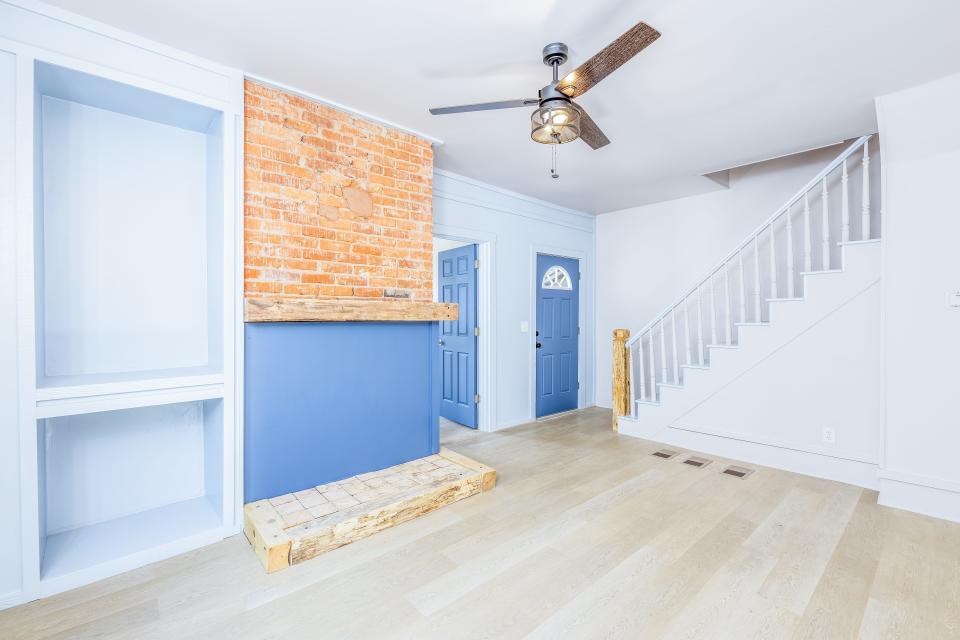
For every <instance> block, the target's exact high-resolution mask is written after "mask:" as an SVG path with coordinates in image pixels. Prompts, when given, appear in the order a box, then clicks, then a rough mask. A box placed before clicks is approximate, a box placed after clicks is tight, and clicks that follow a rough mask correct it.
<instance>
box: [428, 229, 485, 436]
mask: <svg viewBox="0 0 960 640" xmlns="http://www.w3.org/2000/svg"><path fill="white" fill-rule="evenodd" d="M476 260H477V245H475V244H471V245H467V246H465V247H457V248H456V249H449V250H447V251H441V252H440V254H439V256H438V259H437V269H438V270H439V274H438V282H437V284H438V289H439V297H440V302H456V303H457V306H458V309H459V314H458V316H457V319H456V320H455V321H448V320H444V321H441V323H440V339H439V347H440V389H441V391H440V415H441V416H443V417H444V418H447V419H448V420H453V421H454V422H458V423H460V424H462V425H464V426H467V427H472V428H474V429H476V428H477V401H476V393H477V335H476V327H477V269H476V266H475V265H476Z"/></svg>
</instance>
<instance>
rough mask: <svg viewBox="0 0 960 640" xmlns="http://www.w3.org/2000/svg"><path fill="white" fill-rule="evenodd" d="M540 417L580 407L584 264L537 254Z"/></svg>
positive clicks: (538, 412) (538, 396)
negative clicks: (579, 367)
mask: <svg viewBox="0 0 960 640" xmlns="http://www.w3.org/2000/svg"><path fill="white" fill-rule="evenodd" d="M536 277H537V282H536V284H537V333H536V341H537V343H536V350H537V417H538V418H539V417H541V416H546V415H550V414H551V413H557V412H559V411H569V410H571V409H576V408H577V395H578V390H579V382H578V381H579V375H578V369H577V353H578V346H579V341H580V327H579V318H580V263H579V261H578V260H575V259H572V258H560V257H557V256H548V255H541V254H537V274H536Z"/></svg>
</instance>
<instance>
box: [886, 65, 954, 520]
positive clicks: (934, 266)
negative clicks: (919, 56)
mask: <svg viewBox="0 0 960 640" xmlns="http://www.w3.org/2000/svg"><path fill="white" fill-rule="evenodd" d="M958 114H960V75H954V76H949V77H947V78H943V79H941V80H938V81H936V82H932V83H930V84H926V85H922V86H919V87H915V88H912V89H908V90H905V91H901V92H898V93H894V94H891V95H887V96H883V97H881V98H878V99H877V115H878V121H879V124H880V134H881V136H882V138H881V140H882V145H883V157H884V191H885V199H884V210H885V218H886V220H885V225H886V229H887V233H886V234H885V235H884V240H883V242H884V263H883V280H884V304H883V310H884V316H885V329H884V347H885V356H884V362H885V376H886V378H885V402H886V405H885V409H886V410H885V420H886V424H885V440H884V456H883V462H882V470H881V483H880V488H881V492H880V500H881V502H882V503H884V504H889V505H893V506H899V507H904V508H909V509H912V510H916V511H921V512H925V513H930V514H933V515H937V516H940V517H946V518H950V519H953V520H958V521H960V418H958V415H960V413H958V398H960V309H958V308H949V307H948V306H947V303H946V296H947V294H948V293H950V292H956V291H958V290H960V250H958V242H960V214H958V208H957V183H958V179H960V118H958Z"/></svg>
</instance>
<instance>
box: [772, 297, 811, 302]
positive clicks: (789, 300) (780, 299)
mask: <svg viewBox="0 0 960 640" xmlns="http://www.w3.org/2000/svg"><path fill="white" fill-rule="evenodd" d="M805 299H806V298H767V302H803V301H804V300H805Z"/></svg>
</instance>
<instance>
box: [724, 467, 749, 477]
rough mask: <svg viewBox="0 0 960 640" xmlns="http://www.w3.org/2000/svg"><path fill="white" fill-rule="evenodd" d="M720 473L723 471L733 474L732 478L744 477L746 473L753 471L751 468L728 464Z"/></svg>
mask: <svg viewBox="0 0 960 640" xmlns="http://www.w3.org/2000/svg"><path fill="white" fill-rule="evenodd" d="M722 473H725V474H726V475H728V476H733V477H734V478H746V477H747V476H748V475H750V474H751V473H753V469H745V468H743V467H736V466H734V465H730V466H729V467H727V468H726V469H724V470H723V472H722Z"/></svg>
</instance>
